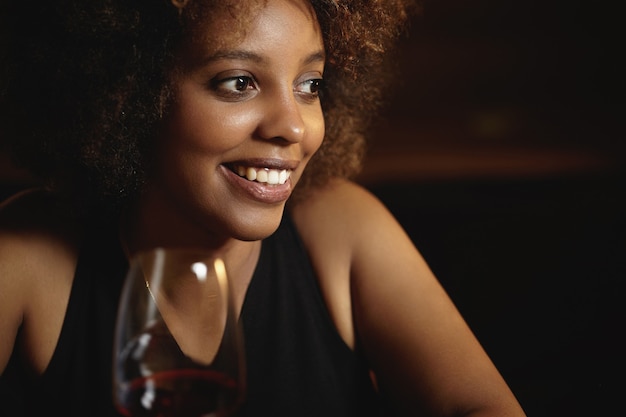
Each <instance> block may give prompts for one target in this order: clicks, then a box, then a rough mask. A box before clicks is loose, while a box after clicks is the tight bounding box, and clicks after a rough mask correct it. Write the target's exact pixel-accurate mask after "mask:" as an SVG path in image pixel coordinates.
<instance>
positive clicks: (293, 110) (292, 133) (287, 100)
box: [257, 91, 306, 143]
mask: <svg viewBox="0 0 626 417" xmlns="http://www.w3.org/2000/svg"><path fill="white" fill-rule="evenodd" d="M263 106H264V109H263V116H262V119H261V121H260V123H259V126H258V128H257V133H258V135H259V136H261V137H262V138H264V139H268V140H269V139H280V140H284V141H287V142H293V143H295V142H301V141H302V139H303V138H304V136H305V133H306V127H305V126H306V123H305V120H304V117H303V109H302V106H303V105H302V104H301V103H298V101H297V99H296V97H295V96H294V94H293V92H291V91H289V92H284V93H281V94H277V95H275V96H273V97H268V99H267V100H265V101H264V103H263Z"/></svg>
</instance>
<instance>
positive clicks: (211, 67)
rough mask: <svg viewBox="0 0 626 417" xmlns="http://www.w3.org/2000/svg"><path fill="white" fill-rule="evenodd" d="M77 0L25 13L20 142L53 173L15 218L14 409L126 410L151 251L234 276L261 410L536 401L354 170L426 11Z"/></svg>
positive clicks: (252, 393)
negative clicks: (208, 262) (202, 258)
mask: <svg viewBox="0 0 626 417" xmlns="http://www.w3.org/2000/svg"><path fill="white" fill-rule="evenodd" d="M66 3H72V2H61V1H59V2H51V1H48V2H44V4H42V5H41V6H39V7H37V8H33V4H32V3H28V5H24V6H22V5H7V6H5V10H4V12H5V13H6V16H8V17H10V21H9V22H7V25H9V24H11V25H12V26H11V27H10V28H9V29H7V30H9V31H11V30H13V31H15V32H12V33H10V34H11V35H12V36H11V37H10V39H11V40H12V43H10V44H8V45H7V48H6V52H5V53H6V54H7V56H6V57H7V60H6V61H4V62H10V63H11V65H12V67H10V68H8V70H7V72H6V73H7V74H8V78H7V79H8V82H6V86H7V87H6V92H5V94H4V96H3V113H4V114H5V116H8V117H5V118H4V119H5V120H3V132H2V135H3V137H7V138H9V139H10V140H11V141H12V149H13V151H14V154H15V156H16V158H18V160H19V161H22V162H23V163H24V165H25V166H26V167H28V168H30V169H31V170H32V171H33V172H34V173H35V174H39V175H40V176H41V177H42V178H45V179H47V180H49V182H48V183H46V187H45V188H42V189H39V190H29V191H27V192H24V193H21V194H19V195H17V196H15V197H13V198H11V199H9V201H7V202H5V203H4V205H3V207H2V211H1V212H0V225H1V230H2V234H1V235H0V294H1V295H0V297H1V300H0V301H1V302H0V317H1V318H0V332H1V333H2V334H3V335H7V336H8V337H6V336H3V338H2V341H1V342H0V343H1V344H0V369H2V370H3V375H2V378H3V387H2V391H3V392H2V403H3V405H4V406H5V407H9V405H8V404H11V403H17V404H18V405H17V406H16V407H20V408H21V409H22V410H24V411H23V414H25V415H41V414H43V413H47V414H54V411H57V412H59V413H62V414H64V415H115V411H114V409H113V406H112V403H111V381H110V369H111V362H110V361H111V359H110V356H111V355H110V352H111V335H112V323H113V321H114V315H115V310H116V306H117V299H118V296H119V288H120V284H121V282H122V280H123V277H124V273H125V270H126V268H127V266H128V264H127V259H128V258H129V257H130V256H132V255H133V254H134V253H136V252H137V251H141V250H148V249H151V248H155V247H159V246H161V247H185V246H195V247H198V246H199V247H203V248H205V249H206V250H207V251H210V252H212V253H216V254H219V255H220V256H221V257H223V258H224V260H225V262H226V264H227V265H228V268H229V272H230V276H231V277H232V280H233V283H234V294H235V300H236V308H237V311H238V312H239V315H240V320H241V321H242V323H243V328H244V332H245V339H246V342H247V344H246V347H247V349H248V350H247V362H248V393H247V397H246V403H245V404H244V406H243V407H242V409H241V411H240V414H241V415H259V414H260V415H272V416H282V415H284V416H296V415H297V416H308V415H311V416H313V415H315V416H318V415H326V416H328V415H337V416H346V415H359V416H365V415H437V416H469V415H472V416H499V417H501V416H523V415H524V413H523V411H522V409H521V408H520V406H519V404H518V403H517V401H516V399H515V397H514V396H513V394H512V393H511V391H510V390H509V388H508V387H507V385H506V383H505V382H504V381H503V379H502V377H501V376H500V374H499V373H498V371H497V369H496V368H495V367H494V365H493V364H492V362H491V361H490V359H489V358H488V357H487V355H486V354H485V352H484V351H483V349H482V348H481V346H480V344H479V343H478V341H477V340H476V339H475V338H474V336H473V335H472V333H471V331H470V329H469V328H468V327H467V325H466V324H465V323H464V321H463V319H462V317H461V316H460V315H459V313H458V311H457V310H456V309H455V307H454V305H453V304H452V302H451V301H450V299H449V298H448V297H447V295H446V294H445V292H444V290H443V289H442V287H441V286H440V284H439V283H438V282H437V280H436V278H435V277H434V276H433V274H432V273H431V271H430V270H429V268H428V266H427V265H426V263H425V262H424V260H423V259H422V257H421V256H420V254H419V252H418V251H417V249H416V248H415V247H414V246H413V244H412V243H411V241H410V239H409V238H408V237H407V235H406V234H405V233H404V231H403V230H402V228H401V227H400V226H399V225H398V223H397V222H396V221H395V219H394V218H393V217H392V216H391V214H390V213H389V212H388V211H387V210H386V209H385V207H383V205H382V204H381V203H380V202H379V201H378V200H377V199H376V198H374V197H373V196H372V195H371V194H369V193H368V192H367V191H365V190H364V189H363V188H361V187H359V186H358V185H356V184H355V183H353V182H351V181H350V180H349V178H350V177H351V176H352V175H354V173H355V172H356V171H357V169H358V163H359V160H360V157H361V155H362V149H363V135H362V133H363V131H364V129H365V126H366V124H365V122H366V120H367V116H366V115H367V114H368V112H370V111H372V110H373V109H374V106H373V104H374V103H376V101H377V99H378V91H379V90H378V89H377V88H375V87H376V85H377V84H378V83H379V82H380V80H381V79H380V78H379V76H380V73H379V72H377V71H378V70H379V69H380V68H382V67H381V66H380V63H381V59H382V56H383V53H384V52H385V50H387V49H388V48H389V47H390V45H391V41H392V40H393V39H394V37H396V36H397V35H398V34H399V33H400V31H401V30H402V25H403V24H404V22H405V20H406V19H407V13H408V12H409V9H410V7H409V6H410V5H408V4H403V2H401V1H393V0H390V1H378V2H375V1H362V2H358V1H355V2H337V1H331V0H328V1H312V2H310V3H309V2H308V1H306V0H267V1H246V2H239V1H232V2H225V1H223V0H222V1H215V2H213V3H214V4H212V3H210V2H207V1H202V0H191V1H184V0H171V4H170V3H168V2H167V1H158V0H157V1H155V0H152V1H147V0H146V1H140V0H137V1H134V2H129V1H113V0H109V1H94V2H88V3H89V4H83V3H86V2H76V3H77V4H76V5H71V4H66ZM33 10H34V11H33ZM24 16H25V17H28V18H29V19H30V20H29V24H26V22H25V21H24V20H23V19H22V17H24ZM7 27H8V26H7ZM305 167H306V171H305ZM305 172H306V174H305ZM296 185H297V187H296ZM288 201H289V205H287V202H288ZM9 410H11V412H12V413H13V412H15V411H14V410H12V409H11V408H9Z"/></svg>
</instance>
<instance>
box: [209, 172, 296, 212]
mask: <svg viewBox="0 0 626 417" xmlns="http://www.w3.org/2000/svg"><path fill="white" fill-rule="evenodd" d="M220 168H221V170H222V173H223V174H224V176H225V177H226V179H227V180H228V182H230V183H231V184H232V185H234V186H236V187H237V189H238V190H239V191H240V192H241V193H243V194H245V195H246V196H247V197H248V198H250V199H252V200H255V201H258V202H260V203H265V204H278V203H283V202H285V201H287V199H288V198H289V196H290V195H291V180H290V179H287V181H285V183H284V184H275V185H270V184H266V183H261V182H256V181H248V180H247V179H246V178H243V177H240V176H239V175H237V174H235V173H234V172H233V171H231V170H230V169H228V168H226V167H224V166H221V167H220Z"/></svg>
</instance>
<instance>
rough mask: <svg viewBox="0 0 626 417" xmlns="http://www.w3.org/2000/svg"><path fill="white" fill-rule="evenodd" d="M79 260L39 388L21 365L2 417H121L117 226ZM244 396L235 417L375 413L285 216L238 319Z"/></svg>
mask: <svg viewBox="0 0 626 417" xmlns="http://www.w3.org/2000/svg"><path fill="white" fill-rule="evenodd" d="M95 229H96V230H94V232H93V233H92V234H91V236H93V239H91V240H90V242H88V245H86V246H85V249H84V251H83V253H82V254H81V256H80V259H79V262H78V266H77V270H76V276H75V279H74V284H73V288H72V293H71V296H70V300H69V304H68V309H67V312H66V317H65V322H64V324H63V328H62V331H61V336H60V339H59V342H58V345H57V348H56V351H55V353H54V355H53V358H52V360H51V362H50V365H49V367H48V369H47V370H46V372H45V373H44V374H43V376H42V377H41V378H38V379H37V381H36V382H35V383H32V382H27V381H26V380H25V379H24V378H21V379H20V378H18V377H17V375H19V372H18V371H17V370H18V369H19V363H18V362H19V359H18V358H17V355H14V356H13V357H12V358H11V361H10V363H9V365H8V367H7V369H6V371H5V373H4V375H3V376H2V378H0V416H1V417H5V416H6V417H12V416H43V415H63V416H81V417H87V416H103V417H105V416H106V417H110V416H118V414H117V413H116V412H115V410H114V408H113V405H112V400H111V392H112V382H111V356H112V334H113V325H114V321H115V315H116V310H117V300H118V297H119V293H120V290H121V286H122V283H123V279H124V276H125V273H126V270H127V268H128V264H127V261H126V259H125V257H124V255H123V253H122V250H121V248H120V245H119V243H118V241H117V237H116V233H114V231H115V230H116V228H114V227H108V226H106V225H103V226H101V227H98V228H95ZM241 320H243V328H244V337H245V341H246V355H247V377H248V382H247V385H248V392H247V396H246V403H245V404H244V406H243V407H242V409H241V410H240V413H239V414H238V417H248V416H273V417H282V416H285V417H307V416H311V417H313V416H315V417H320V416H325V417H332V416H337V417H339V416H341V417H348V416H359V417H364V416H379V415H382V414H381V413H380V405H379V400H378V397H377V395H376V392H375V390H374V388H373V386H372V384H371V380H370V378H369V375H368V369H367V366H366V364H365V362H364V360H363V358H361V357H360V356H359V355H358V354H357V353H355V352H353V351H352V350H351V349H350V348H348V346H347V345H346V344H345V343H344V342H343V340H342V339H341V337H340V336H339V334H338V333H337V330H336V328H335V326H334V324H333V322H332V320H331V318H330V316H329V313H328V311H327V309H326V306H325V303H324V300H323V298H322V296H321V293H320V290H319V287H318V285H317V280H316V278H315V276H314V273H313V268H312V266H311V264H310V261H309V259H308V257H307V255H306V252H305V249H304V247H303V245H302V242H301V241H300V238H299V236H298V234H297V232H296V230H295V227H294V225H293V223H292V221H291V219H290V218H289V217H288V216H285V218H284V219H283V221H282V223H281V225H280V227H279V229H278V230H277V231H276V232H275V233H274V234H273V235H272V236H270V237H269V238H267V239H266V240H264V241H263V245H262V249H261V255H260V259H259V263H258V265H257V268H256V270H255V273H254V276H253V278H252V281H251V282H250V286H249V288H248V292H247V294H246V298H245V301H244V305H243V310H242V314H241Z"/></svg>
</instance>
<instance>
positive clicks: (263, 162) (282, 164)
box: [224, 158, 298, 170]
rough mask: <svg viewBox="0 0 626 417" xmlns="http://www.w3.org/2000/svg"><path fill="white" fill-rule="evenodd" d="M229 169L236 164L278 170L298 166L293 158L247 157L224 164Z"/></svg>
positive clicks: (292, 168)
mask: <svg viewBox="0 0 626 417" xmlns="http://www.w3.org/2000/svg"><path fill="white" fill-rule="evenodd" d="M224 165H225V166H227V167H229V168H230V169H232V168H234V167H236V166H245V167H253V168H259V169H263V168H268V169H278V170H283V169H284V170H294V169H296V168H297V167H298V161H294V160H286V159H280V158H249V159H242V160H237V161H231V162H228V163H225V164H224Z"/></svg>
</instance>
